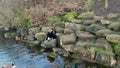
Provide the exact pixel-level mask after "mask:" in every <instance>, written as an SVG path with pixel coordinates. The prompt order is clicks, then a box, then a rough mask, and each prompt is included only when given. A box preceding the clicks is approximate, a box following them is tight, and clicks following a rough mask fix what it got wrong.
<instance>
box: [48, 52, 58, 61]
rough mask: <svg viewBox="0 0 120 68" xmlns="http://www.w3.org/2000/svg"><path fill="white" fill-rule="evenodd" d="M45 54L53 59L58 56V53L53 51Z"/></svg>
mask: <svg viewBox="0 0 120 68" xmlns="http://www.w3.org/2000/svg"><path fill="white" fill-rule="evenodd" d="M46 54H47V56H49V57H52V58H54V59H55V58H56V57H57V56H58V54H57V53H54V52H46Z"/></svg>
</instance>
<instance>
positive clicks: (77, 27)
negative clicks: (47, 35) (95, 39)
mask: <svg viewBox="0 0 120 68" xmlns="http://www.w3.org/2000/svg"><path fill="white" fill-rule="evenodd" d="M65 28H70V29H72V30H75V31H76V30H84V28H85V27H84V26H83V25H80V24H74V23H69V22H66V23H65Z"/></svg>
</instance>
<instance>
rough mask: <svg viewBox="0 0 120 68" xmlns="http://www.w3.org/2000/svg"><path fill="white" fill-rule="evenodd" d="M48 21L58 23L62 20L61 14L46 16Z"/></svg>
mask: <svg viewBox="0 0 120 68" xmlns="http://www.w3.org/2000/svg"><path fill="white" fill-rule="evenodd" d="M46 19H47V22H48V23H57V22H60V21H61V18H60V17H59V16H49V17H47V18H46Z"/></svg>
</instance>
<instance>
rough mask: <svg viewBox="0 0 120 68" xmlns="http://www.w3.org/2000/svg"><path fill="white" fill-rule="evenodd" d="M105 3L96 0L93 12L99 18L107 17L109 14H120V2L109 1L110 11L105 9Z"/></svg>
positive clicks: (116, 0) (115, 0) (119, 0)
mask: <svg viewBox="0 0 120 68" xmlns="http://www.w3.org/2000/svg"><path fill="white" fill-rule="evenodd" d="M104 5H105V3H104V1H99V0H96V2H95V4H94V6H93V10H94V12H95V13H96V15H98V16H104V17H106V15H107V14H109V13H115V14H116V13H119V14H120V0H108V10H107V11H105V9H104Z"/></svg>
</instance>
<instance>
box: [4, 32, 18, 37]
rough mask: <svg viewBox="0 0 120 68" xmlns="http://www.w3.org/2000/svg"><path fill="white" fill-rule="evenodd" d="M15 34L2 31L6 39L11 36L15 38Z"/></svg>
mask: <svg viewBox="0 0 120 68" xmlns="http://www.w3.org/2000/svg"><path fill="white" fill-rule="evenodd" d="M15 36H16V34H15V33H12V32H7V33H4V37H5V38H6V39H12V38H15Z"/></svg>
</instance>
